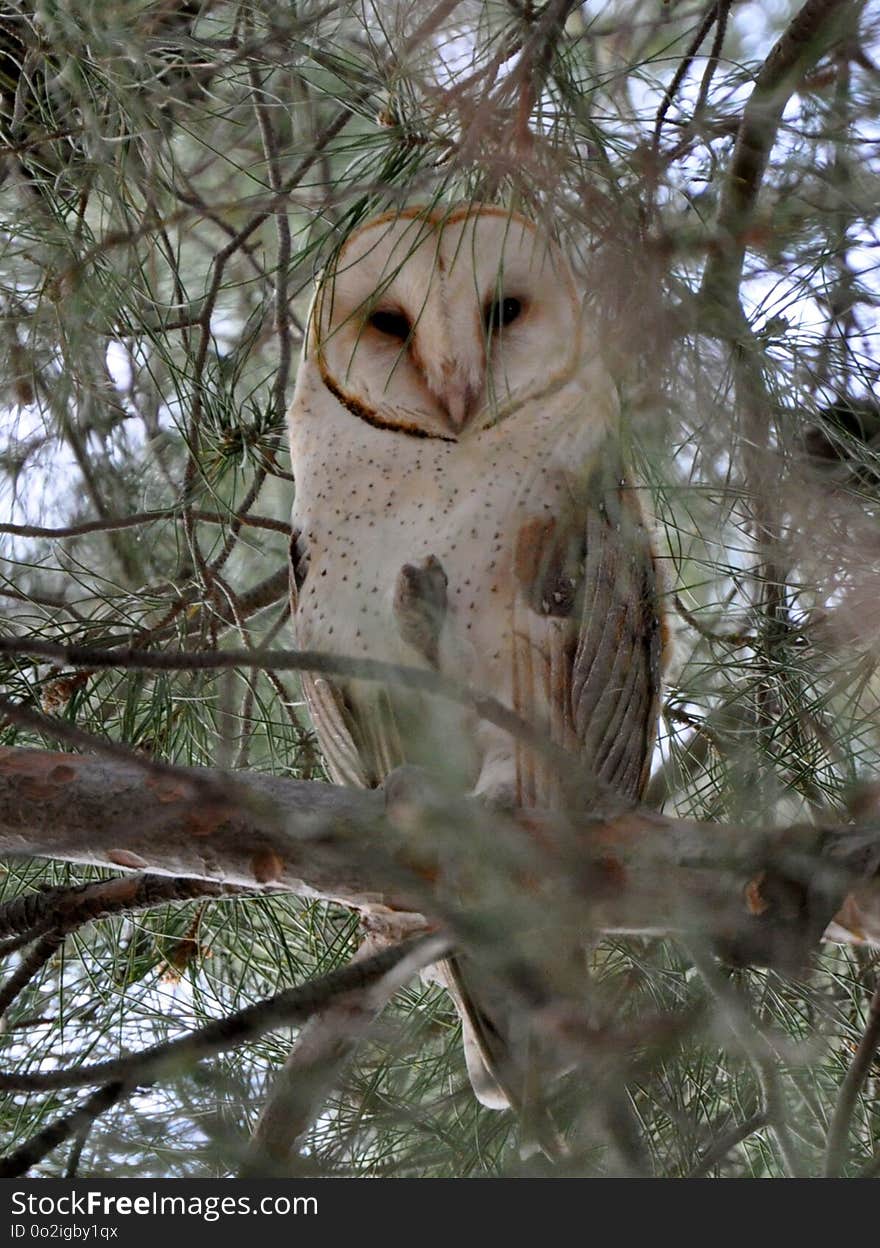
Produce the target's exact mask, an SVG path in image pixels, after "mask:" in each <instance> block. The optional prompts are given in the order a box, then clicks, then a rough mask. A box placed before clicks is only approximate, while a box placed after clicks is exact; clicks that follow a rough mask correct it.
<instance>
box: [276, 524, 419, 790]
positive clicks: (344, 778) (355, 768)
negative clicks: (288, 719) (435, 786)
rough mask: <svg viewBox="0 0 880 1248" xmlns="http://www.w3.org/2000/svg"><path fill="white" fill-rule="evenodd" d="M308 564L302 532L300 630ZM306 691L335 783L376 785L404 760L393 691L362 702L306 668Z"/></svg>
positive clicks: (297, 578) (293, 573) (375, 692)
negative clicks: (302, 598)
mask: <svg viewBox="0 0 880 1248" xmlns="http://www.w3.org/2000/svg"><path fill="white" fill-rule="evenodd" d="M308 567H309V551H308V546H307V544H306V543H305V541H304V539H303V536H302V534H301V533H299V532H297V531H294V533H293V535H292V537H291V540H290V607H291V615H292V618H293V624H294V630H296V620H297V615H296V611H297V604H298V601H299V595H300V592H301V590H302V586H303V583H304V582H305V578H306V574H307V572H308ZM301 683H302V690H303V695H304V697H305V700H306V705H307V706H308V708H309V715H310V717H311V721H312V724H313V726H314V729H315V732H316V733H317V734H318V740H319V741H320V743H321V752H322V754H323V756H324V763H325V766H326V768H327V771H328V773H329V775H330V778H331V780H332V781H333V782H334V784H343V785H346V784H347V785H353V786H354V787H355V788H359V789H375V788H377V787H378V786H379V785H380V784H381V783H382V781H383V780H384V778H385V777H386V776H387V775H388V773H389V772H390V771H393V770H394V768H395V767H399V766H400V764H401V763H402V762H403V761H404V758H403V751H402V749H401V744H400V732H399V730H398V726H397V723H396V721H395V717H394V711H393V709H392V707H391V703H390V700H389V698H388V694H387V693H386V692H385V690H384V689H382V688H381V687H379V686H373V687H371V688H369V689H368V690H367V693H366V699H367V701H368V706H367V707H366V708H365V707H364V705H363V702H364V698H363V697H359V698H358V702H357V705H355V703H354V701H353V700H352V698H351V697H350V696H349V694H348V692H347V690H346V688H345V686H344V684H343V683H342V682H339V683H335V682H333V681H330V680H327V679H326V678H325V677H323V676H315V675H313V674H312V673H311V672H303V673H302V677H301Z"/></svg>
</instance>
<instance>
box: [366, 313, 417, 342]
mask: <svg viewBox="0 0 880 1248" xmlns="http://www.w3.org/2000/svg"><path fill="white" fill-rule="evenodd" d="M370 324H371V325H372V327H373V329H378V331H379V333H380V334H384V335H385V336H386V338H397V339H399V340H400V341H401V342H406V340H407V338H408V337H409V331H410V324H409V320H408V319H407V318H406V317H405V316H404V314H403V313H402V312H391V311H381V310H379V311H377V312H374V313H373V315H372V316H371V317H370Z"/></svg>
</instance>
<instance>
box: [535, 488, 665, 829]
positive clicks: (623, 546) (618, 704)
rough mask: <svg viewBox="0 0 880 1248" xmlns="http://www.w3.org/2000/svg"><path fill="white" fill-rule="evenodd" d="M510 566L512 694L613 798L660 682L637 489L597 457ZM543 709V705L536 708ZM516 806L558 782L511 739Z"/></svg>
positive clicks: (539, 801)
mask: <svg viewBox="0 0 880 1248" xmlns="http://www.w3.org/2000/svg"><path fill="white" fill-rule="evenodd" d="M515 566H516V573H517V580H518V582H519V588H520V591H521V601H520V602H519V603H518V604H517V606H516V607H515V609H514V635H515V639H516V641H515V647H514V696H515V701H516V709H517V711H518V712H519V714H520V715H522V716H523V717H524V718H526V719H529V720H530V721H531V722H535V723H540V722H542V720H546V718H547V717H548V716H549V728H550V733H551V735H552V737H553V740H554V741H555V742H556V743H557V744H559V745H562V746H563V747H564V748H566V749H568V750H569V751H572V752H575V753H577V754H579V755H580V757H581V758H582V759H583V760H584V763H585V765H586V766H587V767H589V768H590V769H591V771H592V772H593V774H594V775H595V776H596V777H597V778H598V779H600V780H602V781H604V782H605V783H607V784H608V785H609V786H610V787H611V788H612V789H614V791H615V792H617V793H620V794H621V796H624V797H632V798H637V797H639V796H640V795H641V792H642V790H643V788H644V785H645V782H646V779H647V774H648V767H649V763H650V754H651V747H652V745H653V740H654V732H655V727H656V717H657V705H658V698H659V689H660V660H661V645H662V637H661V620H660V609H659V604H658V600H657V586H656V576H655V568H654V558H653V554H652V551H651V543H650V538H649V534H648V531H647V528H646V525H645V523H644V520H643V517H642V513H641V509H640V506H639V502H638V498H637V495H636V493H635V491H634V490H633V488H632V487H631V486H630V485H629V484H628V482H627V481H626V480H625V478H624V477H623V475H622V473H620V472H618V473H614V472H613V471H609V468H608V467H605V466H603V467H602V468H601V469H600V470H599V471H597V472H595V473H594V474H593V475H592V477H591V478H590V479H589V480H588V481H587V482H585V483H584V485H583V486H582V487H581V488H579V489H577V490H576V491H574V492H573V494H572V502H571V505H570V506H569V507H568V509H567V510H566V511H564V512H558V513H557V515H556V516H555V517H553V518H549V519H547V520H540V521H532V522H530V523H528V524H526V525H524V526H523V528H522V529H521V530H520V533H519V535H518V540H517V547H516V554H515ZM542 708H543V714H542ZM517 770H518V777H517V781H518V788H519V790H520V801H521V803H522V804H523V805H551V806H552V805H554V804H555V802H556V801H557V800H558V789H557V782H556V781H555V780H554V778H553V777H552V776H551V775H549V774H545V773H546V772H547V769H546V768H544V767H543V766H542V764H541V762H540V760H539V759H538V758H536V757H535V756H534V755H533V754H532V752H531V751H529V750H527V749H525V748H520V749H519V750H518V758H517Z"/></svg>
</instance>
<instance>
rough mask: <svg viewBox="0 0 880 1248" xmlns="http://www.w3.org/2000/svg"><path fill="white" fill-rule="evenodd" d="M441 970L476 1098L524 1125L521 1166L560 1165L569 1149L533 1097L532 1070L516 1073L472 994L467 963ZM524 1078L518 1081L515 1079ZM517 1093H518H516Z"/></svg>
mask: <svg viewBox="0 0 880 1248" xmlns="http://www.w3.org/2000/svg"><path fill="white" fill-rule="evenodd" d="M437 970H438V972H439V976H440V978H441V980H442V982H443V983H444V984H445V986H446V988H447V991H448V992H449V994H450V996H451V997H452V999H453V1001H454V1002H455V1005H456V1009H457V1010H458V1013H459V1015H460V1017H461V1035H462V1042H463V1045H464V1056H465V1062H466V1064H467V1072H468V1076H469V1078H470V1081H471V1087H472V1088H473V1090H474V1095H475V1096H476V1098H477V1100H478V1101H479V1102H480V1104H481V1105H485V1106H486V1108H487V1109H495V1110H503V1109H512V1110H513V1111H514V1113H515V1114H516V1115H517V1117H518V1118H519V1120H520V1127H521V1133H522V1138H521V1142H520V1155H521V1157H522V1158H523V1160H526V1159H528V1158H529V1157H532V1156H534V1154H535V1153H538V1152H542V1153H543V1154H544V1155H545V1157H547V1159H548V1160H549V1161H554V1162H558V1161H562V1160H564V1158H565V1157H566V1156H567V1154H568V1149H567V1148H566V1145H565V1143H564V1141H563V1139H562V1136H561V1134H560V1132H559V1129H558V1127H557V1126H556V1123H555V1122H554V1120H553V1117H552V1115H551V1114H550V1112H549V1110H548V1109H547V1108H546V1106H544V1105H542V1104H541V1101H540V1094H539V1095H538V1096H534V1095H529V1092H528V1084H529V1083H530V1082H533V1080H530V1079H529V1074H530V1072H529V1071H528V1070H523V1071H521V1072H520V1071H518V1070H517V1066H518V1065H519V1063H517V1061H516V1059H515V1057H514V1054H513V1051H512V1046H511V1044H510V1043H509V1041H508V1040H507V1039H506V1038H505V1030H506V1029H505V1028H504V1026H503V1024H502V1023H501V1021H500V1019H498V1020H495V1019H493V1017H492V1016H491V1015H490V1014H489V1013H487V1011H486V1010H485V1009H484V1008H483V1007H482V1006H481V1005H479V1004H478V1003H477V1000H476V999H475V997H474V994H473V993H472V991H471V990H470V987H469V984H468V981H467V974H466V971H465V967H464V963H463V959H462V958H460V957H455V956H453V957H451V958H447V959H446V960H445V961H444V962H442V963H438V964H437ZM516 1076H520V1077H516ZM516 1088H519V1089H520V1091H517V1090H515V1089H516Z"/></svg>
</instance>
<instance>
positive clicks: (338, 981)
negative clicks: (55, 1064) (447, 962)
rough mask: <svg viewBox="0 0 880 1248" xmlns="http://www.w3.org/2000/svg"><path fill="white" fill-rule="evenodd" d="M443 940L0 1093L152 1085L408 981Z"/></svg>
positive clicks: (3, 1078) (12, 1084) (0, 1082)
mask: <svg viewBox="0 0 880 1248" xmlns="http://www.w3.org/2000/svg"><path fill="white" fill-rule="evenodd" d="M449 949H450V942H449V940H448V939H447V938H446V937H445V936H433V935H432V936H417V937H414V938H413V939H411V940H407V941H403V942H402V943H401V944H399V945H395V946H394V947H393V948H391V949H383V950H381V951H380V952H379V953H376V954H373V956H372V957H370V958H365V959H364V960H363V961H362V962H357V963H352V964H351V965H349V966H345V967H342V968H341V969H340V970H337V971H331V973H330V974H329V975H324V976H322V977H321V978H320V979H313V980H310V981H309V982H308V983H306V984H302V985H300V986H299V987H297V988H289V989H287V990H286V991H285V992H280V993H277V994H276V995H275V996H274V997H269V998H268V999H267V1000H265V1001H260V1002H259V1003H258V1004H256V1005H250V1006H247V1007H246V1008H245V1009H243V1010H239V1011H238V1012H237V1013H235V1014H230V1015H228V1016H227V1017H226V1018H220V1019H217V1020H216V1021H215V1022H212V1023H208V1024H207V1025H206V1026H204V1027H200V1028H199V1029H198V1030H197V1031H192V1032H189V1033H188V1034H187V1035H185V1036H181V1037H180V1038H179V1039H177V1040H171V1041H169V1042H168V1043H166V1044H156V1045H153V1046H152V1047H151V1048H149V1049H145V1050H144V1051H143V1052H141V1053H132V1054H131V1055H129V1056H128V1057H120V1058H116V1059H113V1060H111V1061H107V1062H98V1063H97V1064H95V1065H94V1066H81V1067H79V1068H72V1069H66V1070H53V1071H47V1072H45V1073H43V1074H22V1073H19V1072H17V1071H4V1072H0V1089H4V1090H6V1091H10V1092H15V1091H17V1092H47V1091H51V1090H53V1089H55V1088H83V1087H88V1086H89V1085H90V1084H95V1083H104V1082H107V1081H109V1080H114V1081H116V1080H126V1081H128V1080H134V1081H137V1082H138V1083H147V1082H149V1083H152V1082H154V1081H155V1080H157V1079H160V1078H162V1077H163V1076H165V1075H168V1074H171V1073H172V1072H177V1071H179V1070H180V1069H181V1068H182V1067H185V1066H190V1065H194V1064H195V1063H197V1062H201V1061H204V1060H205V1059H206V1058H209V1057H216V1056H217V1054H219V1053H225V1052H226V1051H227V1050H229V1049H232V1048H237V1047H238V1045H240V1044H245V1043H247V1042H249V1041H252V1040H256V1039H258V1038H259V1037H260V1036H262V1035H263V1034H264V1033H265V1032H267V1031H273V1030H275V1028H277V1027H285V1026H289V1025H291V1024H293V1023H301V1022H303V1021H305V1020H306V1019H308V1018H310V1017H311V1016H312V1015H313V1014H314V1013H316V1012H317V1011H318V1010H319V1009H321V1008H322V1006H324V1005H326V1004H327V1003H328V1002H330V1001H334V1000H336V998H338V997H340V996H342V995H343V994H345V993H348V992H352V991H353V990H357V989H362V988H366V987H367V985H369V984H372V983H375V982H376V981H377V980H379V979H382V978H383V977H384V976H385V975H387V974H388V973H389V972H390V971H392V970H394V969H395V968H396V967H397V966H398V964H399V963H400V964H403V963H404V961H405V962H406V966H407V968H408V970H409V974H410V976H412V975H415V974H416V973H417V972H418V971H419V970H420V969H421V968H422V967H425V966H430V964H431V963H432V962H436V961H437V959H438V958H442V957H443V956H444V954H446V953H448V952H449Z"/></svg>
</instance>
